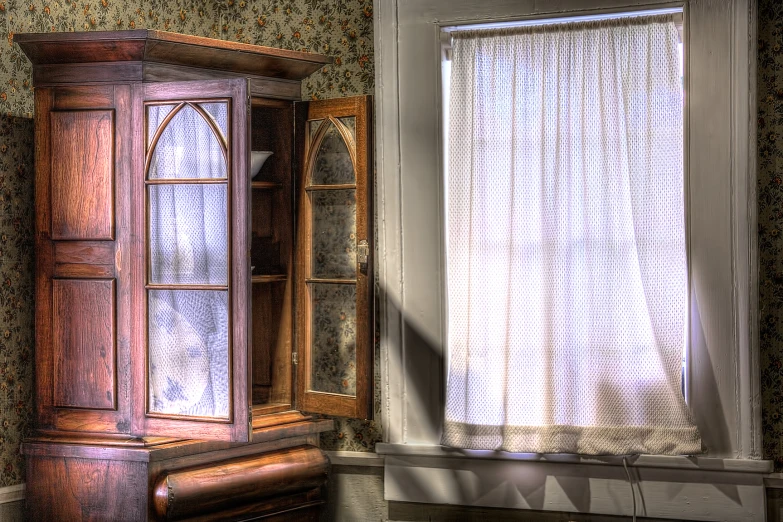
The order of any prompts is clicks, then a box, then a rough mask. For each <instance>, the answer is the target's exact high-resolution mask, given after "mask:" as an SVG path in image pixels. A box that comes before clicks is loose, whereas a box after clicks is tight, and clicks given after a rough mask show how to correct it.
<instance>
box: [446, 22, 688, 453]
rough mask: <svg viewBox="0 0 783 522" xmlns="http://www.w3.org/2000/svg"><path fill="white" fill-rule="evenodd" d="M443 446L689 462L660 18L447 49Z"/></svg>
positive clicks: (673, 112) (683, 285)
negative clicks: (676, 457) (680, 457)
mask: <svg viewBox="0 0 783 522" xmlns="http://www.w3.org/2000/svg"><path fill="white" fill-rule="evenodd" d="M450 122H451V123H450V128H449V151H450V152H449V158H448V162H449V163H448V176H447V229H448V230H447V242H448V248H447V255H448V258H447V264H448V276H447V277H448V281H447V284H448V348H449V357H450V364H449V376H448V387H447V406H446V414H445V422H444V434H443V439H442V443H443V444H444V445H447V446H452V447H458V448H473V449H494V450H504V451H512V452H539V453H556V452H567V453H581V454H635V453H648V454H692V453H699V452H700V451H701V439H700V436H699V433H698V430H697V428H696V427H695V425H694V424H693V421H692V417H691V415H690V412H689V410H688V407H687V405H686V404H685V401H684V399H683V396H682V392H681V371H682V370H681V368H682V366H681V361H682V353H683V345H684V342H685V328H686V306H687V263H686V254H685V226H684V197H683V110H682V86H681V79H680V72H679V55H678V34H677V29H676V27H675V25H674V23H673V20H672V18H671V17H669V16H656V17H644V18H641V17H636V18H625V19H619V20H604V21H600V22H582V23H577V24H557V25H549V26H538V27H522V28H514V29H504V30H494V31H472V32H457V33H455V34H454V44H453V62H452V74H451V107H450Z"/></svg>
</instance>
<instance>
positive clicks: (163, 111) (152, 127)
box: [147, 104, 176, 147]
mask: <svg viewBox="0 0 783 522" xmlns="http://www.w3.org/2000/svg"><path fill="white" fill-rule="evenodd" d="M174 107H176V105H174V104H171V105H153V106H150V107H147V114H148V117H147V120H148V121H149V128H148V129H147V147H149V146H150V144H151V143H152V139H153V138H154V137H155V133H156V132H158V127H160V125H161V123H163V120H164V119H165V118H166V116H168V115H169V113H170V112H171V111H173V110H174ZM152 114H154V115H155V117H154V118H151V117H149V116H150V115H152Z"/></svg>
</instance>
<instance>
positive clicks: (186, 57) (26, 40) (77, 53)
mask: <svg viewBox="0 0 783 522" xmlns="http://www.w3.org/2000/svg"><path fill="white" fill-rule="evenodd" d="M14 42H15V43H17V44H19V46H20V47H21V48H22V50H23V51H24V53H25V54H26V55H27V56H28V57H29V58H30V61H32V62H33V65H34V66H35V68H36V69H41V68H47V67H49V68H52V67H55V68H58V69H59V67H57V66H63V65H76V64H80V65H81V66H82V67H84V66H85V65H93V66H97V65H98V64H102V63H107V62H113V63H118V62H119V63H123V62H125V63H126V64H128V65H131V66H135V67H136V68H137V69H138V76H139V78H138V79H139V80H147V79H149V78H147V76H146V75H145V74H144V68H145V67H146V66H147V65H156V66H171V67H175V68H181V67H188V68H196V69H201V70H212V71H220V72H221V73H223V74H225V73H229V74H234V75H249V76H262V77H267V78H278V79H282V80H295V81H299V80H302V79H303V78H306V77H307V76H309V75H310V74H312V73H313V72H315V71H317V70H318V69H320V68H321V67H323V66H324V65H328V64H330V63H332V58H331V57H329V56H324V55H321V54H315V53H305V52H300V51H289V50H285V49H276V48H273V47H264V46H260V45H251V44H245V43H237V42H229V41H225V40H216V39H213V38H203V37H199V36H190V35H184V34H177V33H169V32H165V31H154V30H148V29H137V30H133V31H108V32H97V31H96V32H74V33H26V34H15V35H14ZM129 79H135V78H129ZM65 83H69V82H67V81H66V82H65Z"/></svg>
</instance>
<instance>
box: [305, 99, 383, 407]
mask: <svg viewBox="0 0 783 522" xmlns="http://www.w3.org/2000/svg"><path fill="white" fill-rule="evenodd" d="M369 100H370V99H369V97H356V98H341V99H335V100H324V101H317V102H308V103H302V104H298V105H299V107H298V108H297V111H298V114H299V115H300V118H302V119H304V131H305V132H304V133H303V136H300V139H303V140H304V146H303V147H300V148H299V150H302V149H303V150H304V157H305V160H304V162H303V165H302V169H301V171H300V183H299V187H300V193H299V198H298V205H299V220H298V223H299V225H298V226H299V231H298V241H297V243H298V246H297V255H298V260H297V261H298V262H297V267H298V274H297V283H298V284H297V288H298V290H297V307H298V308H299V309H300V310H302V312H303V313H298V314H297V316H298V318H299V322H298V324H297V339H298V342H297V353H298V359H299V362H298V373H297V380H298V390H297V391H298V393H297V399H298V405H299V408H300V409H301V410H304V411H309V412H318V413H329V414H333V415H341V416H349V417H359V418H369V417H370V416H371V412H372V409H371V389H372V351H373V344H372V325H373V323H372V308H373V299H372V285H373V278H372V263H371V256H370V253H371V251H372V237H371V235H372V215H371V194H370V183H369V182H368V181H369V179H368V166H369V165H371V164H372V161H371V158H370V148H371V142H370V128H369V124H370V122H371V119H370V101H369ZM299 128H301V127H299Z"/></svg>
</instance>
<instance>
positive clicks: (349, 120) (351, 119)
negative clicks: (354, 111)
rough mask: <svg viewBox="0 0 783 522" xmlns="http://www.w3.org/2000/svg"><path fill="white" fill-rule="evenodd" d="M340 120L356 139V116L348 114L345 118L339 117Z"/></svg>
mask: <svg viewBox="0 0 783 522" xmlns="http://www.w3.org/2000/svg"><path fill="white" fill-rule="evenodd" d="M337 119H338V120H340V123H342V124H343V125H345V127H346V128H347V129H348V132H349V134H350V135H351V138H353V139H354V141H355V140H356V116H346V117H344V118H337Z"/></svg>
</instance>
